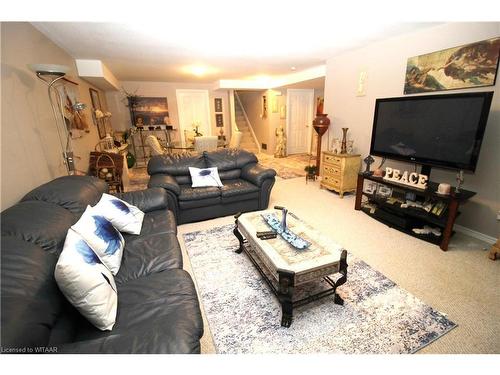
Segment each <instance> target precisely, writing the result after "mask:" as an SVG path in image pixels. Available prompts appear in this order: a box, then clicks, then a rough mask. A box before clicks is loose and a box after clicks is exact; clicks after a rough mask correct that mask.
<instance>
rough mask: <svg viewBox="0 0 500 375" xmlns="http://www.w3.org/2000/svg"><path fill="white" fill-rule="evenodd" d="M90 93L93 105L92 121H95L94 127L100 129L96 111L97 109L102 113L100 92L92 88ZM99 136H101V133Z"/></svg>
mask: <svg viewBox="0 0 500 375" xmlns="http://www.w3.org/2000/svg"><path fill="white" fill-rule="evenodd" d="M89 93H90V102H91V103H92V120H93V121H94V125H95V126H97V127H99V124H98V121H97V117H96V116H95V111H96V110H97V109H99V110H101V111H102V107H101V99H100V98H99V91H97V90H96V89H93V88H92V87H90V88H89ZM104 135H106V134H104ZM99 136H100V133H99Z"/></svg>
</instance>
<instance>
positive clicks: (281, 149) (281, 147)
mask: <svg viewBox="0 0 500 375" xmlns="http://www.w3.org/2000/svg"><path fill="white" fill-rule="evenodd" d="M285 156H286V135H285V130H284V129H283V127H282V126H281V127H280V128H278V129H276V150H275V151H274V157H275V158H284V157H285Z"/></svg>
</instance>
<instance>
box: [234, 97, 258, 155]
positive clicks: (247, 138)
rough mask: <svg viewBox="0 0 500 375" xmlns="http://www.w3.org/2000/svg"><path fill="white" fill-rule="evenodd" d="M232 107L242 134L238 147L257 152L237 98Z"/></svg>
mask: <svg viewBox="0 0 500 375" xmlns="http://www.w3.org/2000/svg"><path fill="white" fill-rule="evenodd" d="M234 107H235V108H234V112H235V115H236V125H237V126H238V129H239V131H240V132H242V133H243V136H242V137H241V143H240V148H242V149H243V150H246V151H250V152H252V153H254V154H258V153H259V148H258V146H257V145H256V144H255V140H254V138H253V136H252V133H251V132H250V127H249V126H248V124H247V121H246V119H245V115H244V114H243V110H242V109H241V107H240V103H239V102H238V100H235V101H234Z"/></svg>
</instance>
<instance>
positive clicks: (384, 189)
mask: <svg viewBox="0 0 500 375" xmlns="http://www.w3.org/2000/svg"><path fill="white" fill-rule="evenodd" d="M376 196H377V197H378V198H382V199H389V198H390V197H391V196H392V189H391V188H390V187H389V186H386V185H383V184H379V185H378V187H377V193H376Z"/></svg>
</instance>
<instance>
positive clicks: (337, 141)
mask: <svg viewBox="0 0 500 375" xmlns="http://www.w3.org/2000/svg"><path fill="white" fill-rule="evenodd" d="M332 152H333V153H334V154H339V153H340V139H339V138H333V141H332Z"/></svg>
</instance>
